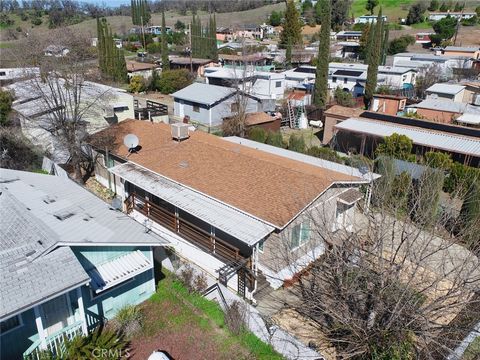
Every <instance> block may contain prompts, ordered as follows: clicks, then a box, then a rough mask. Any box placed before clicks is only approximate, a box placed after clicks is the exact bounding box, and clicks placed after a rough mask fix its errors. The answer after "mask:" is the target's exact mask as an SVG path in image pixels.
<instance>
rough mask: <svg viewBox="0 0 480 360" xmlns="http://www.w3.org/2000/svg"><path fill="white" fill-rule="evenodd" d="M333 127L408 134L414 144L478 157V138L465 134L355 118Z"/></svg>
mask: <svg viewBox="0 0 480 360" xmlns="http://www.w3.org/2000/svg"><path fill="white" fill-rule="evenodd" d="M335 128H336V129H340V130H348V131H352V132H356V133H361V134H369V135H374V136H379V137H385V136H390V135H392V134H393V133H397V134H400V135H406V136H408V137H409V138H410V139H411V140H412V141H413V143H414V144H418V145H422V146H427V147H431V148H434V149H440V150H445V151H451V152H454V153H459V154H468V155H473V156H476V157H480V139H475V138H470V137H466V136H458V135H453V134H446V133H444V132H439V131H432V130H425V129H420V128H415V127H411V126H400V125H393V124H385V123H383V122H380V121H373V120H363V119H355V118H351V119H348V120H345V121H342V122H341V123H339V124H337V125H335Z"/></svg>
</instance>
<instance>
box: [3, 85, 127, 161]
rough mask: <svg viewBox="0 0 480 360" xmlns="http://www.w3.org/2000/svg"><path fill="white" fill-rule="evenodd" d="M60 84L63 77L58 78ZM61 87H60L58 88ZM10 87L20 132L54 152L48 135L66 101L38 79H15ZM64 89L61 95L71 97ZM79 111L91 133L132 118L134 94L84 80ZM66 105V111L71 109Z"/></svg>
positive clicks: (53, 144)
mask: <svg viewBox="0 0 480 360" xmlns="http://www.w3.org/2000/svg"><path fill="white" fill-rule="evenodd" d="M59 82H60V83H62V82H63V79H59ZM59 88H60V89H61V88H62V87H61V86H60V87H59ZM6 89H8V90H13V91H14V93H15V100H14V102H13V105H12V109H13V110H14V111H15V112H16V113H17V114H18V117H19V120H20V125H21V128H22V132H23V134H24V135H25V136H26V137H27V138H28V139H30V140H31V141H32V142H33V143H34V144H35V145H39V146H41V147H42V148H43V149H44V150H48V151H50V152H52V153H53V152H55V150H56V149H55V147H56V146H57V145H58V144H56V143H55V138H54V136H53V135H52V134H51V131H53V125H54V123H55V121H54V120H52V119H54V117H55V116H56V114H57V113H58V114H60V116H63V115H61V114H62V111H64V107H63V106H64V104H65V102H63V103H62V102H60V103H58V106H55V104H57V100H56V99H58V98H59V94H57V93H56V92H57V91H58V89H57V88H55V89H53V90H52V89H51V88H50V87H49V86H48V84H47V83H44V82H43V81H42V80H41V79H40V78H38V77H37V78H34V79H29V80H24V81H18V82H15V83H13V84H11V85H9V86H7V87H6ZM69 94H70V95H71V93H69V92H67V91H66V92H65V93H64V94H63V96H70V95H69ZM80 100H81V102H80V108H79V109H78V111H79V112H82V119H81V121H82V125H83V128H82V129H78V130H79V131H86V132H88V133H89V134H92V133H94V132H96V131H98V130H101V129H104V128H105V127H107V126H109V125H110V124H113V123H116V122H119V121H123V120H125V119H126V118H132V117H134V111H133V96H132V95H131V94H129V93H127V92H126V91H125V90H122V89H118V88H113V87H110V86H106V85H103V84H98V83H94V82H90V81H85V82H84V83H83V86H82V94H81V97H80ZM71 110H72V109H71V108H68V107H67V111H71Z"/></svg>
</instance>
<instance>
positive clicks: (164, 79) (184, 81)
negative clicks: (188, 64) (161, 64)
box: [155, 69, 193, 94]
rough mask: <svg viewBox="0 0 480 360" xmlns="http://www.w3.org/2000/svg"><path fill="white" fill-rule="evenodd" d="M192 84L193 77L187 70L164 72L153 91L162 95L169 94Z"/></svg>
mask: <svg viewBox="0 0 480 360" xmlns="http://www.w3.org/2000/svg"><path fill="white" fill-rule="evenodd" d="M192 82H193V76H192V75H191V74H190V72H189V71H188V70H187V69H178V70H165V71H162V73H161V74H160V77H159V79H158V81H157V82H156V84H155V89H156V90H158V91H160V92H161V93H162V94H171V93H174V92H175V91H178V90H180V89H183V88H184V87H187V86H188V85H190V84H191V83H192Z"/></svg>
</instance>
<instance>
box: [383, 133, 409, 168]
mask: <svg viewBox="0 0 480 360" xmlns="http://www.w3.org/2000/svg"><path fill="white" fill-rule="evenodd" d="M412 148H413V141H412V140H411V139H410V138H408V137H407V136H405V135H399V134H397V133H393V134H392V135H390V136H386V137H385V138H384V139H383V143H381V144H380V145H378V147H377V149H376V151H375V153H376V155H377V156H380V155H384V156H391V157H393V158H396V159H400V160H414V161H415V155H413V154H412Z"/></svg>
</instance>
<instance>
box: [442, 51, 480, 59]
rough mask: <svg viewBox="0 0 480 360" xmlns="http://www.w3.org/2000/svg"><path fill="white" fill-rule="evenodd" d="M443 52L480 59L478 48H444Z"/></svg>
mask: <svg viewBox="0 0 480 360" xmlns="http://www.w3.org/2000/svg"><path fill="white" fill-rule="evenodd" d="M443 54H444V55H447V56H468V57H471V58H473V59H480V50H477V51H475V52H471V51H452V50H444V51H443Z"/></svg>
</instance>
